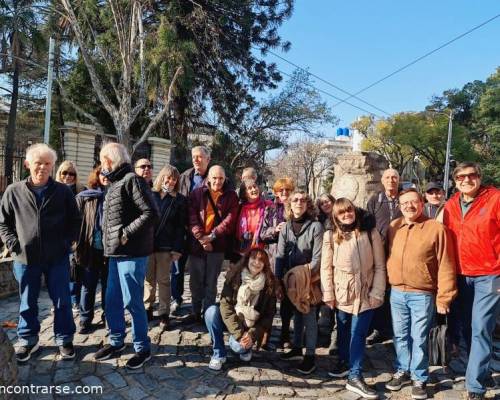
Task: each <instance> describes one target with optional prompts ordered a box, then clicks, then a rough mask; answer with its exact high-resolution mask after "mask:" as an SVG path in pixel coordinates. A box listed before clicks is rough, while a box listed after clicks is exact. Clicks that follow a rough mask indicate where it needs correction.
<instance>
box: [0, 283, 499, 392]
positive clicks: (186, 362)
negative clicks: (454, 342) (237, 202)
mask: <svg viewBox="0 0 500 400" xmlns="http://www.w3.org/2000/svg"><path fill="white" fill-rule="evenodd" d="M222 280H223V276H221V278H220V281H219V283H220V285H221V284H222ZM187 287H188V279H186V288H187ZM185 294H186V295H189V290H187V291H186V293H185ZM99 297H100V296H98V298H99ZM187 300H188V301H189V299H187ZM186 303H188V302H186ZM39 304H40V320H41V321H42V327H41V336H40V341H41V344H42V346H43V347H41V350H40V351H39V352H38V353H37V354H36V355H35V356H34V357H33V358H32V359H31V360H30V361H29V362H28V363H26V364H25V365H20V366H19V383H20V384H28V385H29V384H33V385H61V386H69V388H70V390H73V389H74V388H75V387H76V386H79V385H94V386H101V387H102V388H103V391H102V394H100V395H93V396H91V395H76V394H71V395H66V396H58V395H45V396H43V395H40V394H37V395H30V397H28V396H24V397H23V396H19V397H18V398H22V399H28V398H29V399H37V400H45V399H54V398H59V397H65V398H75V399H79V400H80V399H82V400H83V399H90V398H97V399H106V400H122V399H123V400H126V399H129V400H143V399H145V400H146V399H147V400H150V399H168V400H177V399H179V400H180V399H203V398H215V399H224V400H247V399H248V400H250V399H260V400H271V399H273V400H274V399H276V400H277V399H286V398H292V397H293V398H297V399H302V400H305V399H340V400H355V399H358V398H359V397H358V396H357V395H355V394H353V393H351V392H348V391H346V390H345V389H344V386H345V380H342V379H332V378H329V377H328V375H327V370H328V367H329V364H330V362H331V361H332V357H330V356H328V349H327V347H328V340H329V337H328V336H327V335H325V334H323V335H320V343H319V346H323V347H319V348H318V349H317V367H318V368H317V370H316V372H314V373H313V374H311V375H309V376H303V375H301V374H300V373H298V372H297V371H295V369H294V366H295V365H296V364H294V363H291V362H283V361H281V360H280V359H279V354H280V351H278V352H266V351H259V352H255V353H254V358H253V359H252V361H251V362H250V363H244V362H242V361H240V360H239V358H236V357H234V356H231V355H230V356H229V358H228V362H227V363H226V364H225V367H224V369H223V370H222V371H220V372H214V371H210V370H209V369H208V362H209V359H210V355H211V346H210V338H209V336H208V333H207V332H206V330H205V329H204V327H202V326H196V327H192V326H191V327H182V326H180V325H177V327H176V326H175V325H174V326H172V328H171V329H170V330H169V331H167V332H161V331H160V328H159V327H158V325H157V323H154V322H152V323H151V324H150V337H151V340H152V352H153V354H154V357H153V358H152V360H151V361H150V362H149V363H147V364H146V365H145V367H143V368H142V369H141V370H137V371H129V370H127V369H126V368H125V363H126V361H127V359H129V358H130V357H131V356H132V355H133V347H132V345H131V344H130V342H131V337H130V335H127V339H126V342H128V344H129V345H128V347H127V349H126V350H125V351H124V352H123V355H122V356H121V357H120V358H117V359H111V360H106V361H101V362H96V361H94V360H93V353H94V352H95V351H96V350H97V349H98V348H99V346H100V345H101V344H102V343H106V331H105V329H104V327H103V326H99V327H98V329H96V330H95V332H94V333H92V334H91V335H86V336H85V335H79V334H76V335H75V339H74V344H75V348H76V350H77V357H76V359H75V360H71V361H62V360H61V359H60V358H59V356H58V354H57V347H56V346H55V344H54V342H53V331H52V329H53V328H52V326H53V317H52V313H51V306H52V305H51V302H50V299H49V298H48V294H47V292H46V291H43V292H42V294H41V297H40V302H39ZM98 305H100V303H98ZM188 307H189V304H186V306H185V309H183V311H184V312H186V313H187V312H188ZM17 313H18V299H17V297H15V296H14V297H10V298H7V299H3V300H1V301H0V320H1V321H6V320H11V321H15V320H16V318H17ZM100 313H101V312H100V310H99V311H98V312H97V314H96V317H95V320H94V321H95V322H97V321H100V316H101V314H100ZM76 322H78V321H76ZM275 325H276V326H277V327H279V320H278V319H276V320H275ZM127 329H128V332H127V333H130V332H129V331H130V327H128V328H127ZM7 333H8V335H9V338H10V339H11V340H12V341H13V342H14V344H15V341H16V332H15V330H14V329H8V330H7ZM278 336H279V331H278V329H276V330H275V331H273V335H272V337H271V343H276V342H277V340H278ZM226 343H227V341H226ZM499 347H500V346H499ZM393 359H394V353H393V348H392V342H390V341H389V342H386V343H383V344H376V345H374V346H370V347H369V348H368V349H367V359H366V364H365V368H364V371H365V372H364V376H365V378H366V381H367V382H368V383H369V384H372V385H375V386H376V388H377V390H378V392H379V394H380V398H381V399H385V398H392V399H410V398H411V396H410V390H411V388H410V387H406V388H404V389H402V390H401V391H400V392H394V393H390V392H388V391H387V390H385V389H384V383H385V382H386V381H388V380H389V379H390V372H391V370H392V368H391V365H392V361H393ZM464 370H465V359H464V357H463V356H462V358H460V359H457V360H454V361H452V363H451V368H449V370H448V371H443V370H442V369H435V370H433V373H432V382H431V383H430V384H429V385H428V388H429V395H430V396H432V397H433V398H434V399H443V400H455V399H465V397H466V396H465V391H464V382H463V373H464ZM461 375H462V378H460V376H461ZM494 379H495V380H496V381H497V387H499V386H498V384H500V376H499V375H498V374H494ZM495 396H496V398H499V399H500V390H499V389H496V390H490V391H489V392H488V393H487V397H488V398H495Z"/></svg>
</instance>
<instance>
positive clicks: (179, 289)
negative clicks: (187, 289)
mask: <svg viewBox="0 0 500 400" xmlns="http://www.w3.org/2000/svg"><path fill="white" fill-rule="evenodd" d="M187 259H188V256H187V255H186V254H183V255H182V257H181V258H179V261H177V265H174V264H176V263H172V267H171V268H170V291H171V293H172V299H173V300H174V301H175V302H177V304H182V295H183V294H184V270H185V269H186V262H187ZM177 267H178V271H177Z"/></svg>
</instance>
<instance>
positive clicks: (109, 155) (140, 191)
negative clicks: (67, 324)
mask: <svg viewBox="0 0 500 400" xmlns="http://www.w3.org/2000/svg"><path fill="white" fill-rule="evenodd" d="M100 158H101V165H102V171H101V173H104V174H105V175H106V176H107V178H108V179H109V181H110V185H109V188H108V191H107V194H106V198H105V200H104V216H103V218H104V222H103V225H102V232H103V247H104V256H106V257H109V272H108V287H107V289H106V320H107V322H108V326H109V341H110V344H108V345H105V346H104V347H103V348H102V349H100V350H99V351H98V352H97V353H96V354H95V356H94V357H95V359H96V360H106V359H108V358H110V357H112V356H114V355H117V354H119V353H120V352H121V351H122V350H123V349H124V348H125V345H124V340H125V315H124V308H126V309H127V310H128V311H129V312H130V314H131V316H132V337H133V340H134V350H135V355H134V356H133V357H132V358H130V359H129V360H128V361H127V364H126V365H127V367H128V368H131V369H136V368H140V367H142V365H143V364H144V363H145V362H146V361H148V360H149V359H150V358H151V350H150V340H149V337H148V321H147V316H146V310H145V308H144V303H143V301H142V299H143V296H144V279H145V276H146V265H147V259H148V256H149V255H150V254H151V253H152V252H153V235H154V225H155V224H154V223H155V219H156V217H157V211H156V206H155V203H154V200H153V196H152V193H151V189H150V188H149V185H148V184H147V182H146V181H145V180H144V179H143V178H142V177H140V176H138V175H136V174H135V173H134V170H133V168H132V165H131V164H130V156H129V155H128V152H127V149H126V148H125V147H124V146H123V145H121V144H118V143H108V144H107V145H105V146H104V147H103V148H102V149H101V153H100Z"/></svg>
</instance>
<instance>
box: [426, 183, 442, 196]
mask: <svg viewBox="0 0 500 400" xmlns="http://www.w3.org/2000/svg"><path fill="white" fill-rule="evenodd" d="M432 189H438V190H444V189H443V187H442V186H441V185H440V184H439V183H437V182H429V183H428V184H427V185H426V186H425V192H426V193H427V192H429V191H430V190H432Z"/></svg>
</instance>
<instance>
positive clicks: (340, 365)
mask: <svg viewBox="0 0 500 400" xmlns="http://www.w3.org/2000/svg"><path fill="white" fill-rule="evenodd" d="M328 375H330V376H333V377H334V378H343V377H345V376H347V375H349V365H348V364H347V363H346V362H345V361H343V360H338V361H337V362H336V364H335V365H334V366H333V367H332V369H330V371H328Z"/></svg>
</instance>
